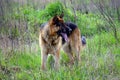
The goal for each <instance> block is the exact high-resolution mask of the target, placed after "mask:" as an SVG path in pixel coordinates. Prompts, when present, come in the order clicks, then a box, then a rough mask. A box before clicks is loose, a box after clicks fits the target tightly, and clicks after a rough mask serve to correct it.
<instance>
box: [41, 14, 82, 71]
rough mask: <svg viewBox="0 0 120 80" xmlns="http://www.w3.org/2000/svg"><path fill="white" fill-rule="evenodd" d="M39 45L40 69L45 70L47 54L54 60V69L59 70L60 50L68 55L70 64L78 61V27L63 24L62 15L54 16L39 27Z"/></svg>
mask: <svg viewBox="0 0 120 80" xmlns="http://www.w3.org/2000/svg"><path fill="white" fill-rule="evenodd" d="M39 45H40V47H41V68H42V69H43V70H45V69H46V62H47V57H48V54H52V55H53V57H54V60H55V63H54V67H55V69H58V68H59V65H60V63H59V60H60V50H61V48H62V49H63V50H64V52H65V53H67V54H68V56H69V58H70V62H71V63H74V60H77V61H79V60H80V56H79V53H80V50H81V46H82V39H81V34H80V30H79V29H78V27H77V26H76V25H75V24H73V23H70V22H64V20H63V15H61V16H54V17H53V18H52V19H50V20H49V21H48V22H47V23H44V24H42V25H41V27H40V34H39Z"/></svg>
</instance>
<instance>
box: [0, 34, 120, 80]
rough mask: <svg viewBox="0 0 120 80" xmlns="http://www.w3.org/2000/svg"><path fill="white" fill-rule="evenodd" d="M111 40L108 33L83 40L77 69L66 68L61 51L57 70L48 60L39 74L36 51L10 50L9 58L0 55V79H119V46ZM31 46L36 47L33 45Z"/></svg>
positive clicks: (74, 66) (65, 56)
mask: <svg viewBox="0 0 120 80" xmlns="http://www.w3.org/2000/svg"><path fill="white" fill-rule="evenodd" d="M119 35H120V33H119ZM108 36H109V38H108ZM115 41H116V40H115V39H114V37H113V36H112V34H111V33H103V34H100V35H95V36H93V37H90V38H87V45H86V48H85V49H84V50H83V51H82V52H81V63H80V64H79V65H78V66H76V65H67V64H66V63H67V62H68V57H67V55H65V53H63V52H61V60H60V62H61V66H60V69H59V70H58V71H55V70H54V69H53V68H51V67H50V64H49V63H50V62H51V59H50V58H49V59H48V64H47V65H48V66H49V67H48V70H47V71H41V69H40V64H41V62H40V61H41V58H40V49H39V50H38V51H37V52H36V53H33V52H31V53H30V52H28V51H27V50H26V51H21V52H19V51H13V52H12V55H9V53H8V54H7V55H3V54H2V53H0V63H1V71H0V72H1V73H0V79H1V80H120V43H117V45H115V44H114V43H115ZM35 47H38V48H39V46H38V45H37V44H36V46H35ZM8 56H9V57H8Z"/></svg>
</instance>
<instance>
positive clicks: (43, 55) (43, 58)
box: [41, 50, 48, 70]
mask: <svg viewBox="0 0 120 80" xmlns="http://www.w3.org/2000/svg"><path fill="white" fill-rule="evenodd" d="M47 56H48V54H47V53H46V51H44V50H42V51H41V68H42V70H45V69H46V63H47Z"/></svg>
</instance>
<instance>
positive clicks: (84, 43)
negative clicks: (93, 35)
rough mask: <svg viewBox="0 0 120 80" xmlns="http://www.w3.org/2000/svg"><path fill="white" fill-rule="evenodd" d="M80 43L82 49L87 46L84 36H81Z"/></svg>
mask: <svg viewBox="0 0 120 80" xmlns="http://www.w3.org/2000/svg"><path fill="white" fill-rule="evenodd" d="M81 41H82V47H84V46H85V45H86V44H87V43H86V38H85V36H81Z"/></svg>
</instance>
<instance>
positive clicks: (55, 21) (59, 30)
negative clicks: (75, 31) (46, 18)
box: [50, 14, 71, 41]
mask: <svg viewBox="0 0 120 80" xmlns="http://www.w3.org/2000/svg"><path fill="white" fill-rule="evenodd" d="M63 16H64V14H61V15H60V16H57V15H56V16H54V17H53V18H52V19H51V20H50V29H51V30H50V31H51V35H56V34H57V35H59V36H61V37H62V38H63V39H64V40H65V41H67V40H68V36H67V34H66V32H67V31H70V30H71V29H70V28H69V27H68V26H67V25H66V24H65V22H64V20H63Z"/></svg>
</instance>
